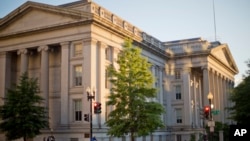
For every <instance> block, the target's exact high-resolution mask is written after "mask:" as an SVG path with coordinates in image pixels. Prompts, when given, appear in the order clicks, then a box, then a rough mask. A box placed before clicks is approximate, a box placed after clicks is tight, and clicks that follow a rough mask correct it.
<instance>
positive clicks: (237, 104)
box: [229, 59, 250, 125]
mask: <svg viewBox="0 0 250 141" xmlns="http://www.w3.org/2000/svg"><path fill="white" fill-rule="evenodd" d="M247 66H248V68H249V70H248V71H247V72H246V75H244V76H243V78H244V79H243V81H242V82H241V83H240V84H239V85H237V86H236V87H235V88H234V89H233V91H232V94H231V96H230V99H231V100H232V102H233V103H234V105H233V106H232V107H229V110H230V112H231V117H230V118H231V119H233V120H235V121H236V122H237V123H238V124H248V125H250V120H249V119H250V113H249V111H250V102H249V101H250V59H249V60H248V61H247Z"/></svg>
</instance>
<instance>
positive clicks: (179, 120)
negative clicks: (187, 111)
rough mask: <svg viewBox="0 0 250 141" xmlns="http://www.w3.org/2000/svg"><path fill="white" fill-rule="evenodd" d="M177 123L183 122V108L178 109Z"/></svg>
mask: <svg viewBox="0 0 250 141" xmlns="http://www.w3.org/2000/svg"><path fill="white" fill-rule="evenodd" d="M176 123H182V110H181V109H176Z"/></svg>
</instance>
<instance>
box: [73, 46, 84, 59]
mask: <svg viewBox="0 0 250 141" xmlns="http://www.w3.org/2000/svg"><path fill="white" fill-rule="evenodd" d="M79 56H82V44H81V43H76V44H74V57H79Z"/></svg>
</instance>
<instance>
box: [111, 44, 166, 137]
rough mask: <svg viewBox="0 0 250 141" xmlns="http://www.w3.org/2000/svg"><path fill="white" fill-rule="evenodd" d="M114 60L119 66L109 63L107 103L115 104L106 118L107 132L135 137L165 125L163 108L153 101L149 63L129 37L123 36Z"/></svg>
mask: <svg viewBox="0 0 250 141" xmlns="http://www.w3.org/2000/svg"><path fill="white" fill-rule="evenodd" d="M117 64H118V66H119V67H118V69H116V68H115V67H114V66H113V65H110V66H109V67H108V74H109V75H108V76H109V78H110V82H111V83H112V88H111V91H110V96H108V102H107V104H108V105H112V106H113V107H114V110H113V111H111V112H110V114H109V118H108V121H107V122H106V124H107V126H109V127H110V128H109V130H108V135H111V136H115V137H122V136H124V135H126V134H128V133H130V136H131V141H134V139H135V137H136V136H145V135H148V134H150V133H152V132H153V131H154V130H156V129H157V128H159V127H163V126H164V125H163V122H162V120H161V115H162V114H163V113H164V108H163V106H162V105H161V104H160V103H158V102H155V101H154V98H155V97H156V91H157V90H156V89H155V88H153V81H154V78H153V76H152V73H151V72H150V66H151V65H150V63H148V61H147V59H146V58H144V57H142V56H141V49H139V48H138V47H134V46H132V41H131V40H130V39H126V40H125V43H124V45H123V50H122V51H121V52H120V53H119V54H118V60H117Z"/></svg>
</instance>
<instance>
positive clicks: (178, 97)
mask: <svg viewBox="0 0 250 141" xmlns="http://www.w3.org/2000/svg"><path fill="white" fill-rule="evenodd" d="M181 99H182V95H181V85H175V100H181Z"/></svg>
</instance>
